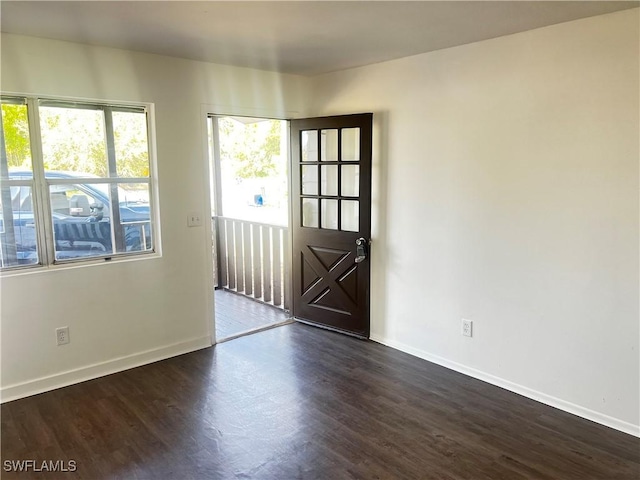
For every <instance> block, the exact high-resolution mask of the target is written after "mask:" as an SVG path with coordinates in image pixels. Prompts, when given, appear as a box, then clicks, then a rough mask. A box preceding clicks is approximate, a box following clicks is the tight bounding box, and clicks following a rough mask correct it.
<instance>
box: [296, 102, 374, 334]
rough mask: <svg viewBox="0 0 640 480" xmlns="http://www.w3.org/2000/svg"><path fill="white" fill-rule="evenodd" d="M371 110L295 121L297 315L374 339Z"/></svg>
mask: <svg viewBox="0 0 640 480" xmlns="http://www.w3.org/2000/svg"><path fill="white" fill-rule="evenodd" d="M372 120H373V115H372V114H370V113H365V114H358V115H345V116H339V117H323V118H309V119H303V120H293V121H291V151H292V164H293V165H292V177H293V179H292V189H291V193H292V206H293V219H292V225H291V227H292V231H293V264H292V266H293V268H292V270H293V275H292V281H293V302H292V303H293V315H294V317H295V318H297V319H298V320H302V321H305V322H309V323H312V324H315V325H319V326H323V327H327V328H331V329H334V330H339V331H342V332H345V333H350V334H352V335H357V336H360V337H365V338H368V337H369V280H370V262H369V239H370V236H371V133H372V131H371V130H372Z"/></svg>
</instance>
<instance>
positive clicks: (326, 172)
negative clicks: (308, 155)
mask: <svg viewBox="0 0 640 480" xmlns="http://www.w3.org/2000/svg"><path fill="white" fill-rule="evenodd" d="M320 168H321V169H322V195H338V166H337V165H323V166H321V167H320Z"/></svg>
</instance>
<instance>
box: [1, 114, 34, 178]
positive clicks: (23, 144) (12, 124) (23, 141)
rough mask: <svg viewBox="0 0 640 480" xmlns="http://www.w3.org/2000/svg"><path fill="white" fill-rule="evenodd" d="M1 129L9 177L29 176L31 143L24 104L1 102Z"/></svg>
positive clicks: (30, 169) (30, 170)
mask: <svg viewBox="0 0 640 480" xmlns="http://www.w3.org/2000/svg"><path fill="white" fill-rule="evenodd" d="M2 129H3V131H4V145H5V149H6V152H7V167H8V168H9V170H10V171H11V173H10V174H9V177H10V178H14V179H17V178H31V176H32V173H31V172H32V166H31V145H30V143H29V120H28V116H27V106H26V105H16V104H8V103H3V104H2Z"/></svg>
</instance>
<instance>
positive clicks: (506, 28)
mask: <svg viewBox="0 0 640 480" xmlns="http://www.w3.org/2000/svg"><path fill="white" fill-rule="evenodd" d="M639 5H640V3H639V2H637V1H635V2H618V1H584V2H583V1H568V2H560V1H549V2H547V1H410V2H405V1H347V2H330V1H315V2H313V1H301V2H298V1H286V2H270V1H258V2H213V1H197V2H192V1H156V2H147V1H114V2H101V1H100V2H99V1H82V2H56V1H44V2H33V1H18V2H14V1H6V0H3V1H2V2H1V3H0V13H1V28H2V31H3V32H9V33H18V34H24V35H32V36H37V37H45V38H54V39H60V40H68V41H72V42H80V43H88V44H92V45H104V46H109V47H116V48H124V49H127V50H136V51H141V52H149V53H156V54H161V55H169V56H174V57H183V58H189V59H193V60H202V61H208V62H214V63H222V64H228V65H237V66H243V67H252V68H258V69H263V70H274V71H280V72H287V73H296V74H302V75H315V74H320V73H326V72H331V71H335V70H342V69H345V68H350V67H356V66H361V65H368V64H371V63H377V62H382V61H386V60H391V59H394V58H400V57H406V56H409V55H415V54H418V53H424V52H428V51H433V50H438V49H442V48H447V47H452V46H456V45H462V44H465V43H471V42H476V41H479V40H485V39H489V38H495V37H499V36H502V35H508V34H511V33H516V32H521V31H525V30H530V29H533V28H538V27H542V26H546V25H552V24H556V23H561V22H566V21H570V20H575V19H578V18H584V17H589V16H594V15H600V14H604V13H609V12H613V11H616V10H623V9H627V8H633V7H638V6H639Z"/></svg>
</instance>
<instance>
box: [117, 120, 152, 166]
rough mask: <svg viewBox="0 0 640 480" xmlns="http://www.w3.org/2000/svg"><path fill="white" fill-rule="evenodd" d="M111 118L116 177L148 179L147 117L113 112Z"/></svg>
mask: <svg viewBox="0 0 640 480" xmlns="http://www.w3.org/2000/svg"><path fill="white" fill-rule="evenodd" d="M112 118H113V136H114V143H115V150H116V170H117V171H118V176H120V177H148V176H149V144H148V143H147V138H148V137H147V115H146V114H145V113H141V112H118V111H115V112H113V114H112Z"/></svg>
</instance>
